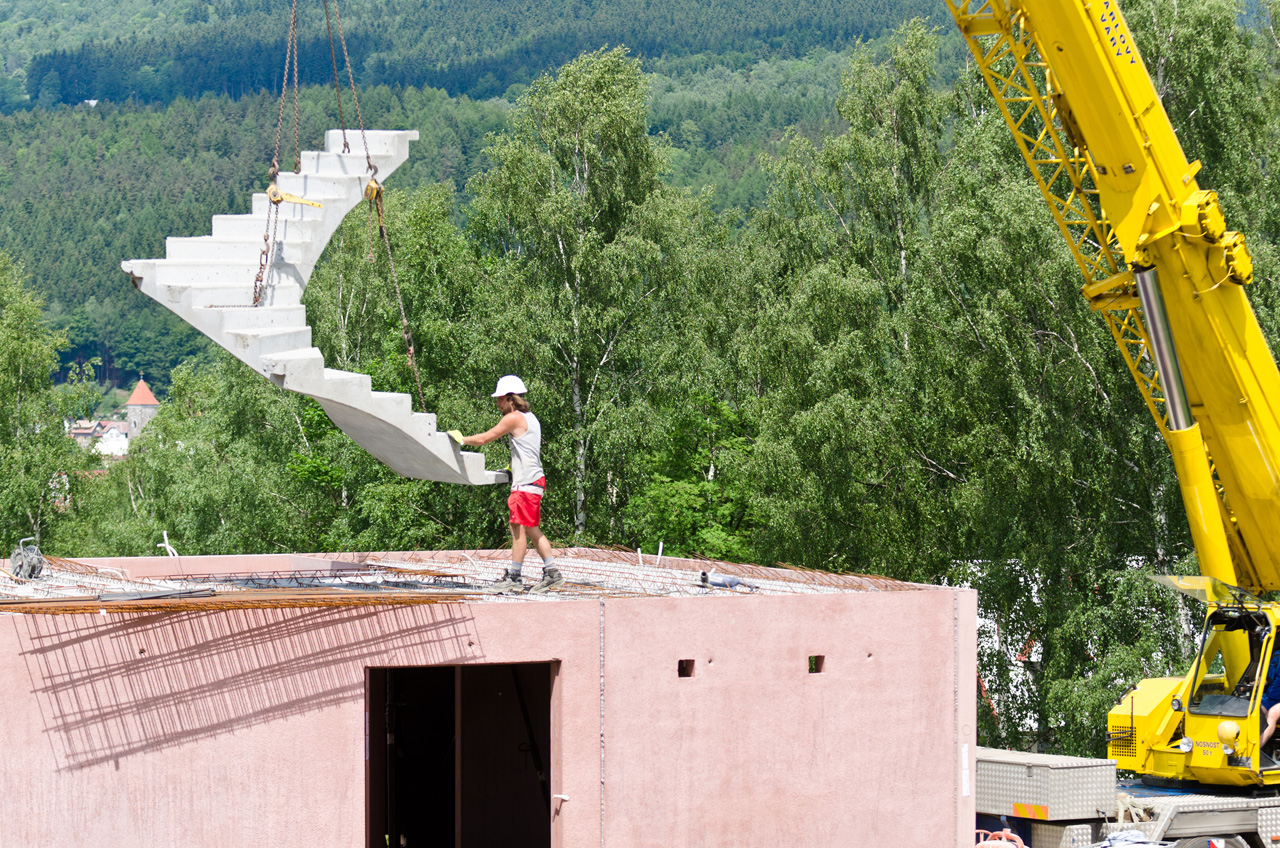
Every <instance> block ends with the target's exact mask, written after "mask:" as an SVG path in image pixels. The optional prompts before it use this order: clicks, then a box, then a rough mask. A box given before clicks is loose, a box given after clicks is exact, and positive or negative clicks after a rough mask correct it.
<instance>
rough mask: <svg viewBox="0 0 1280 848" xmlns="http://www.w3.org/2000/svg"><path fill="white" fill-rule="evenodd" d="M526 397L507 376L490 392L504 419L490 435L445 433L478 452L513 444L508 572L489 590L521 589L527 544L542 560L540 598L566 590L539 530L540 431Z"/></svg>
mask: <svg viewBox="0 0 1280 848" xmlns="http://www.w3.org/2000/svg"><path fill="white" fill-rule="evenodd" d="M527 391H528V389H526V388H525V385H524V381H523V380H521V379H520V378H519V377H517V376H515V375H514V374H508V375H507V376H505V377H503V378H502V379H500V380H498V387H497V388H496V389H494V392H493V397H494V399H495V401H496V402H497V404H498V411H499V412H501V413H502V419H501V420H500V421H499V422H498V423H497V424H496V425H495V426H494V427H493V428H492V429H489V430H486V431H485V432H483V433H478V434H476V435H474V436H464V435H462V433H461V432H460V431H458V430H450V431H448V432H449V436H450V437H451V438H452V439H453V440H454V441H455V442H457V443H458V444H459V445H466V446H472V447H479V446H480V445H487V444H489V443H490V442H493V441H497V440H498V439H500V438H502V437H503V436H507V437H508V438H509V439H510V442H511V496H510V497H508V498H507V509H508V510H509V511H510V513H511V515H510V524H511V566H510V568H508V570H507V573H506V575H505V576H504V577H503V578H502V579H501V580H499V581H498V582H496V583H494V584H493V586H492V587H491V589H492V590H493V591H495V592H499V593H502V592H513V591H517V590H519V589H521V588H522V587H523V586H524V584H523V583H522V582H521V579H520V569H521V566H522V565H523V564H524V554H525V551H526V550H527V549H528V546H529V540H530V539H532V540H533V544H534V547H535V548H537V551H538V554H539V555H540V556H541V557H542V580H541V581H540V582H538V583H537V584H535V585H534V586H533V587H532V588H531V589H529V591H530V592H532V593H535V594H540V593H542V592H547V591H550V590H551V589H557V588H559V587H560V586H563V585H564V577H563V576H561V574H560V569H558V568H556V561H555V557H553V556H552V555H551V542H549V541H548V540H547V537H546V536H544V535H542V530H540V529H539V528H538V525H539V524H540V523H541V520H542V494H543V492H544V491H545V490H546V486H547V478H546V475H545V474H544V473H543V471H542V425H541V424H540V423H539V422H538V416H536V415H534V414H533V413H532V412H530V411H529V402H528V401H527V400H525V399H524V395H525V393H526V392H527Z"/></svg>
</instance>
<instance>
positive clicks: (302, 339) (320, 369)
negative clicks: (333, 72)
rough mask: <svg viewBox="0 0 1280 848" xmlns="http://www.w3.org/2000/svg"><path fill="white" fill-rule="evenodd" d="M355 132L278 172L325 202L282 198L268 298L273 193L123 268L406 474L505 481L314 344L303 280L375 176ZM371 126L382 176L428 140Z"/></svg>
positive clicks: (430, 421) (286, 188) (406, 403)
mask: <svg viewBox="0 0 1280 848" xmlns="http://www.w3.org/2000/svg"><path fill="white" fill-rule="evenodd" d="M347 135H348V137H349V139H350V143H351V148H352V152H351V153H341V152H339V151H341V150H342V132H341V131H340V130H329V131H328V132H327V133H326V134H325V150H324V152H313V151H307V152H304V153H303V154H302V169H301V171H300V172H299V173H296V174H295V173H291V172H282V173H281V174H280V175H279V177H278V178H277V180H276V184H277V185H278V186H279V187H280V190H281V191H282V192H284V193H286V194H292V195H296V196H298V197H303V198H306V199H307V200H314V201H317V202H319V203H321V204H322V207H321V208H319V209H317V208H315V207H313V206H306V205H302V204H297V203H289V202H287V201H286V202H284V203H281V204H280V207H279V210H280V219H279V224H278V226H277V227H276V242H275V246H274V249H273V251H272V264H271V265H270V266H269V267H268V269H267V273H266V275H265V279H264V282H265V283H266V286H265V289H264V294H263V298H262V303H261V304H260V305H258V306H254V305H253V285H254V282H253V281H254V277H255V276H256V275H257V272H258V261H259V255H260V251H261V250H262V246H263V234H264V233H266V232H267V226H268V217H267V212H268V210H269V208H270V202H269V201H268V200H267V196H266V195H265V194H261V193H259V194H255V195H254V196H253V211H252V212H251V213H250V214H248V215H215V216H214V218H213V234H212V235H208V236H198V237H195V238H170V239H167V240H166V243H165V258H164V259H131V260H128V261H126V262H122V263H120V267H121V268H123V269H124V271H125V273H126V274H129V276H130V277H131V278H132V279H133V281H134V285H136V286H137V287H138V288H139V289H140V290H141V291H142V292H143V293H144V294H146V295H147V296H148V297H151V298H152V299H154V300H156V301H158V302H160V303H161V304H163V305H164V306H165V307H167V308H168V309H170V310H171V311H172V312H174V313H175V314H176V315H178V317H180V318H182V319H183V320H184V321H186V322H187V323H188V324H190V325H191V326H193V327H195V328H196V329H197V330H199V331H200V332H202V333H204V334H205V335H206V336H208V337H209V338H211V339H213V340H214V341H215V342H217V343H218V344H219V345H221V346H222V347H223V348H225V349H226V350H228V351H230V352H231V354H232V355H234V356H235V357H236V358H237V359H239V360H240V361H241V362H244V363H245V364H246V365H248V366H249V367H250V368H253V369H254V370H255V371H257V372H258V373H259V374H262V375H263V376H264V377H266V378H267V379H269V380H271V381H272V382H273V383H275V384H276V385H277V386H280V387H282V388H285V389H288V390H289V391H292V392H298V393H299V394H303V395H306V396H308V397H311V398H314V399H315V400H316V401H317V402H318V403H319V404H320V405H321V406H322V407H323V408H324V411H325V412H326V413H328V415H329V417H330V418H331V419H332V420H333V423H334V424H336V425H337V426H338V427H339V428H341V430H342V432H344V433H346V434H347V435H348V436H350V437H351V438H352V439H353V440H354V441H355V442H356V443H357V444H359V445H360V446H361V447H363V448H364V449H365V450H367V451H369V453H371V454H373V455H374V456H375V457H377V458H378V459H379V460H381V461H382V462H384V463H385V464H386V465H388V466H390V467H391V468H392V469H393V470H394V471H396V472H397V473H399V474H402V475H404V476H405V477H412V478H415V479H419V480H437V481H440V482H443V483H463V484H467V485H486V484H489V483H500V482H506V481H507V475H506V474H505V473H504V472H501V471H488V470H486V469H485V467H484V456H483V455H482V454H479V453H475V452H472V451H463V450H460V449H459V448H458V446H457V445H456V444H455V443H454V442H453V440H452V439H450V438H449V437H448V436H447V435H445V434H444V433H441V432H439V431H437V430H436V417H435V415H433V414H431V413H423V412H413V411H412V400H411V398H410V396H409V395H407V394H396V393H393V392H375V391H373V386H372V385H371V382H370V380H369V376H368V375H367V374H356V373H352V372H349V371H337V370H334V369H332V368H326V367H325V366H324V357H323V356H322V355H321V353H320V351H319V350H318V349H317V348H315V347H312V346H311V327H310V326H308V325H307V314H306V309H305V308H304V307H303V306H302V292H303V289H305V288H306V286H307V281H308V280H309V279H310V278H311V272H312V270H313V269H314V268H315V265H316V262H317V261H318V260H319V258H320V254H321V253H323V252H324V248H325V245H326V244H327V243H328V241H329V239H330V238H331V237H332V236H333V234H334V232H336V231H337V229H338V226H339V225H340V224H341V223H342V219H343V218H345V217H346V216H347V213H348V212H350V211H351V210H352V209H354V208H355V207H356V206H357V205H359V204H360V202H361V200H362V199H363V197H364V189H365V185H367V184H368V181H369V174H368V173H367V171H366V168H367V163H366V162H365V156H364V149H363V146H362V144H361V140H360V135H359V133H358V132H353V131H350V130H349V131H348V133H347ZM366 136H367V138H368V143H369V153H370V156H371V158H372V159H373V163H374V164H375V165H377V166H378V174H377V176H378V179H379V180H385V179H386V178H387V176H388V175H390V174H391V172H392V171H394V170H395V169H396V168H398V167H399V166H400V165H402V164H404V161H405V160H406V159H407V158H408V157H409V142H410V141H417V139H418V133H417V131H416V130H408V131H391V130H370V131H368V132H367V133H366Z"/></svg>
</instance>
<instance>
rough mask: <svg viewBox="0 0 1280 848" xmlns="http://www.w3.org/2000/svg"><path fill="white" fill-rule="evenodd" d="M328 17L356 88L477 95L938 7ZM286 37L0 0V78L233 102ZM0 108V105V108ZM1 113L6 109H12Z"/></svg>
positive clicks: (745, 53)
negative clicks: (612, 54)
mask: <svg viewBox="0 0 1280 848" xmlns="http://www.w3.org/2000/svg"><path fill="white" fill-rule="evenodd" d="M340 10H341V20H342V22H343V31H344V32H345V34H346V40H347V43H348V48H349V53H350V56H351V62H352V66H353V68H354V71H355V74H356V77H357V81H359V82H361V83H363V84H366V85H378V84H383V83H385V84H389V85H403V86H408V85H412V86H417V87H422V86H432V87H436V88H442V89H445V90H446V91H448V92H449V93H451V94H467V95H469V96H471V97H475V98H487V97H494V96H499V95H501V94H503V92H505V91H506V90H507V88H508V87H510V86H511V85H514V84H528V83H529V82H530V81H531V80H532V79H533V78H534V77H535V76H537V75H538V74H539V73H541V72H542V71H543V70H544V69H546V68H549V67H554V66H555V65H558V64H560V63H562V62H565V61H568V60H569V59H571V58H572V57H574V56H576V55H577V54H579V53H581V52H583V51H584V50H592V49H595V48H597V47H600V46H602V45H614V44H625V45H627V46H628V47H630V48H631V50H632V51H633V52H634V53H636V54H638V55H641V56H644V57H648V58H650V59H664V58H665V59H669V60H679V59H684V60H686V61H692V62H693V63H694V64H695V65H696V64H702V65H706V64H727V65H729V66H731V67H736V68H741V67H743V66H745V65H748V64H751V63H752V62H754V61H758V60H759V59H763V58H769V57H797V56H802V55H804V54H806V53H808V52H809V51H810V50H812V49H814V48H824V49H837V50H838V49H844V48H847V47H849V46H851V45H852V44H853V43H855V42H856V41H857V40H858V39H862V40H869V39H874V38H877V37H879V36H882V35H884V34H885V33H887V32H888V31H890V30H891V29H892V28H893V27H894V26H896V25H897V24H898V23H899V22H900V21H902V20H905V19H906V18H909V17H912V16H916V15H919V16H929V15H934V16H939V15H940V14H941V13H942V12H943V11H944V9H943V6H942V4H941V3H940V2H937V0H903V2H898V3H891V4H886V3H880V2H874V0H848V2H841V3H832V2H827V0H800V2H797V3H791V4H784V5H782V6H779V5H777V4H776V3H769V2H765V0H733V2H729V3H710V2H687V0H656V2H655V1H654V0H615V1H614V2H609V3H600V2H591V0H538V2H534V3H528V4H517V3H508V2H502V0H468V2H465V3H463V2H449V0H437V2H432V3H426V4H423V3H419V2H416V0H414V2H410V0H387V2H381V3H372V2H369V1H368V0H350V2H347V3H343V4H342V5H341V7H340ZM937 21H938V23H942V22H943V21H942V19H941V17H937ZM328 31H329V30H328V27H327V26H326V21H325V14H324V7H323V4H321V3H320V2H305V3H302V4H300V60H301V61H300V72H301V76H302V81H303V82H304V83H317V84H323V83H324V82H325V81H326V80H330V79H331V78H332V70H331V58H330V49H329V39H328ZM287 32H288V6H287V5H284V4H280V3H268V2H264V0H213V2H209V3H203V2H188V3H185V4H176V5H175V4H157V3H152V2H138V0H134V2H126V3H118V4H117V3H112V4H109V5H104V4H100V3H72V4H56V5H55V4H47V3H44V2H43V0H0V44H3V45H4V50H5V61H6V65H7V67H8V69H9V73H10V74H12V73H14V72H16V71H17V70H18V69H20V68H21V69H25V89H26V91H27V93H28V94H29V96H30V99H31V100H32V101H33V102H40V103H43V104H45V105H53V104H57V103H79V102H80V101H82V100H88V99H106V100H113V101H117V102H123V101H126V100H130V101H141V102H167V101H169V100H171V99H172V98H174V97H176V96H178V95H182V96H185V97H198V96H199V95H201V94H203V93H205V92H211V93H215V94H228V95H231V96H236V97H239V96H243V95H246V94H251V93H254V92H257V91H260V90H263V89H270V88H274V87H276V86H278V85H279V79H280V73H281V69H282V65H283V56H284V42H285V36H286V34H287ZM695 57H701V58H695ZM338 60H339V63H340V64H341V63H342V55H341V52H339V53H338ZM681 64H685V62H676V65H675V67H679V66H680V65H681ZM674 69H675V68H674V67H668V68H659V70H664V71H671V70H674ZM5 102H6V100H5V97H3V96H0V108H5V106H4V104H5ZM9 103H10V106H9V108H12V107H13V106H14V105H16V104H15V103H14V102H13V101H12V98H11V99H10V101H9Z"/></svg>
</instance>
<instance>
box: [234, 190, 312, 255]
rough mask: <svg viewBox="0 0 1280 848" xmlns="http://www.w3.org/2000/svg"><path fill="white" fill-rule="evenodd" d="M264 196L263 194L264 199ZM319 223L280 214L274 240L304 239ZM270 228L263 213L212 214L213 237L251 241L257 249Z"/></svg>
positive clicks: (275, 227)
mask: <svg viewBox="0 0 1280 848" xmlns="http://www.w3.org/2000/svg"><path fill="white" fill-rule="evenodd" d="M265 197H266V196H265V195H264V196H263V199H264V200H265ZM318 211H319V210H317V212H318ZM319 223H320V222H319V220H318V219H314V218H293V217H287V216H284V215H281V216H280V222H279V223H278V224H276V225H275V226H274V229H275V237H276V241H285V242H287V241H304V240H306V239H309V238H312V237H313V236H314V234H315V231H316V228H317V226H318V225H319ZM271 229H272V226H271V222H270V221H268V219H267V216H266V215H265V214H262V215H214V216H213V237H214V238H216V239H234V240H237V241H251V242H253V243H254V244H256V245H257V246H258V249H259V250H261V249H262V244H263V236H264V235H270V230H271Z"/></svg>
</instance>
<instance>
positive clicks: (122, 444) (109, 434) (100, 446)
mask: <svg viewBox="0 0 1280 848" xmlns="http://www.w3.org/2000/svg"><path fill="white" fill-rule="evenodd" d="M98 425H99V426H98V428H97V431H96V436H97V438H96V440H95V441H94V443H93V449H94V451H96V452H97V453H99V454H101V455H102V456H124V455H125V454H127V453H128V452H129V435H128V433H126V432H125V430H126V428H127V426H128V425H127V424H126V423H125V422H123V421H99V422H98Z"/></svg>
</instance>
